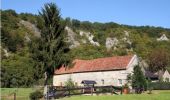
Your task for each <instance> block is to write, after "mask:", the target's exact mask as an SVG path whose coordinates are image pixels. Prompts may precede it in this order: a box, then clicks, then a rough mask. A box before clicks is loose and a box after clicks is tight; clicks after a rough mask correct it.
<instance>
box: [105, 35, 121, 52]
mask: <svg viewBox="0 0 170 100" xmlns="http://www.w3.org/2000/svg"><path fill="white" fill-rule="evenodd" d="M118 43H119V41H118V39H117V38H110V37H108V38H106V48H107V50H110V49H111V48H112V47H115V46H117V44H118Z"/></svg>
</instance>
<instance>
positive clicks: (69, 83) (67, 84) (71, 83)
mask: <svg viewBox="0 0 170 100" xmlns="http://www.w3.org/2000/svg"><path fill="white" fill-rule="evenodd" d="M65 87H66V88H67V89H72V88H76V87H77V86H76V85H75V84H74V81H73V80H72V79H71V78H69V79H68V80H67V81H66V82H65ZM69 92H70V93H78V90H69Z"/></svg>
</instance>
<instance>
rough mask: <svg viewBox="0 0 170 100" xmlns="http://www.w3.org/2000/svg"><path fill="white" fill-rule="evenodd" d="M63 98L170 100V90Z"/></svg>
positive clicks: (87, 99) (79, 99)
mask: <svg viewBox="0 0 170 100" xmlns="http://www.w3.org/2000/svg"><path fill="white" fill-rule="evenodd" d="M61 100H170V90H157V91H153V93H152V94H147V93H143V94H127V95H103V96H72V97H66V98H63V99H61Z"/></svg>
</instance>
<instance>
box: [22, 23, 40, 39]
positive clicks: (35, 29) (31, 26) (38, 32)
mask: <svg viewBox="0 0 170 100" xmlns="http://www.w3.org/2000/svg"><path fill="white" fill-rule="evenodd" d="M20 23H21V24H22V25H24V26H25V27H26V28H28V29H30V30H32V31H33V32H34V36H36V37H41V33H40V30H39V29H38V28H37V27H36V26H35V25H34V24H32V23H30V22H28V21H24V20H21V21H20Z"/></svg>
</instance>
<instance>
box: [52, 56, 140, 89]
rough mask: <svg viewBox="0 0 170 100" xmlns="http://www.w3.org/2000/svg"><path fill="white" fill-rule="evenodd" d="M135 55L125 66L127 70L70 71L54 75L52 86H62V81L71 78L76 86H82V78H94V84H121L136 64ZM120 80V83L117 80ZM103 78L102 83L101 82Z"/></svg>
mask: <svg viewBox="0 0 170 100" xmlns="http://www.w3.org/2000/svg"><path fill="white" fill-rule="evenodd" d="M137 61H138V60H137V56H136V55H135V56H134V57H133V58H132V59H131V61H130V62H129V64H128V66H127V70H117V71H101V72H84V73H72V74H62V75H54V77H53V85H54V86H61V83H62V86H64V83H65V82H66V81H67V80H68V79H69V78H71V79H72V80H73V81H74V82H75V83H77V85H78V86H82V84H81V82H82V80H94V81H96V83H97V84H96V85H95V86H102V85H114V86H122V85H124V84H125V83H126V78H127V75H128V74H129V73H132V71H133V67H134V66H135V65H136V64H138V62H137ZM120 79H121V80H122V84H120V82H119V80H120ZM102 80H104V84H103V82H102Z"/></svg>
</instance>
